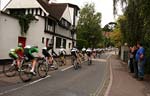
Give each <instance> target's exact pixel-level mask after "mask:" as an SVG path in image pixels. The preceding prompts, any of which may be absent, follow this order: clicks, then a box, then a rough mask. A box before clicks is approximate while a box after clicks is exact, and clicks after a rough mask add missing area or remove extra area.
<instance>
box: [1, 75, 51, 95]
mask: <svg viewBox="0 0 150 96" xmlns="http://www.w3.org/2000/svg"><path fill="white" fill-rule="evenodd" d="M49 77H51V76H50V75H47V76H46V77H44V78H41V79H38V80H35V81H33V82H31V83H28V84H25V85H23V86H20V87H17V88H13V89H10V90H7V91H4V92H2V93H0V95H4V94H6V93H10V92H13V91H16V90H19V89H22V88H24V87H27V86H30V85H32V84H35V83H37V82H40V81H42V80H44V79H46V78H49Z"/></svg>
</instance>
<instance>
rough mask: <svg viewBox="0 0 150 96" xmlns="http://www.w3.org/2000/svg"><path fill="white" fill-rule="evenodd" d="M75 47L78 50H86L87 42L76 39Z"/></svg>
mask: <svg viewBox="0 0 150 96" xmlns="http://www.w3.org/2000/svg"><path fill="white" fill-rule="evenodd" d="M77 46H78V48H79V49H82V48H83V47H85V48H87V47H88V42H87V41H86V40H83V39H78V40H77Z"/></svg>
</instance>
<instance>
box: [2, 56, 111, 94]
mask: <svg viewBox="0 0 150 96" xmlns="http://www.w3.org/2000/svg"><path fill="white" fill-rule="evenodd" d="M109 56H110V55H108V54H105V55H103V56H102V58H101V59H95V60H93V64H92V65H90V66H89V65H87V63H86V62H84V63H83V64H82V68H81V69H79V70H74V69H73V68H72V67H66V68H64V69H59V70H57V71H55V72H52V73H50V74H49V75H48V76H47V77H46V78H42V79H35V80H32V81H31V82H28V83H22V82H18V83H13V84H10V86H7V87H4V86H3V87H0V96H99V92H100V91H101V89H102V87H103V82H104V80H105V79H104V78H105V75H106V74H105V73H106V71H108V68H107V60H106V59H107V58H108V57H109ZM5 83H6V82H5Z"/></svg>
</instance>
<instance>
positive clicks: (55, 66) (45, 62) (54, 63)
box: [41, 57, 58, 71]
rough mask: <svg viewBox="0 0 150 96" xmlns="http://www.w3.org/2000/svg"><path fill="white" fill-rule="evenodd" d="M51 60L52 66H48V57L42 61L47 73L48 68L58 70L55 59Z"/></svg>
mask: <svg viewBox="0 0 150 96" xmlns="http://www.w3.org/2000/svg"><path fill="white" fill-rule="evenodd" d="M52 59H53V61H52V62H53V63H52V64H49V60H48V57H44V58H43V59H42V61H41V62H42V63H44V64H46V65H47V66H48V71H49V70H50V68H53V69H54V70H57V69H58V64H57V62H56V61H55V59H54V58H53V57H52Z"/></svg>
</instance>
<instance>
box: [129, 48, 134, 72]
mask: <svg viewBox="0 0 150 96" xmlns="http://www.w3.org/2000/svg"><path fill="white" fill-rule="evenodd" d="M129 60H130V61H129V69H130V72H131V73H133V72H134V67H133V47H130V50H129Z"/></svg>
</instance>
